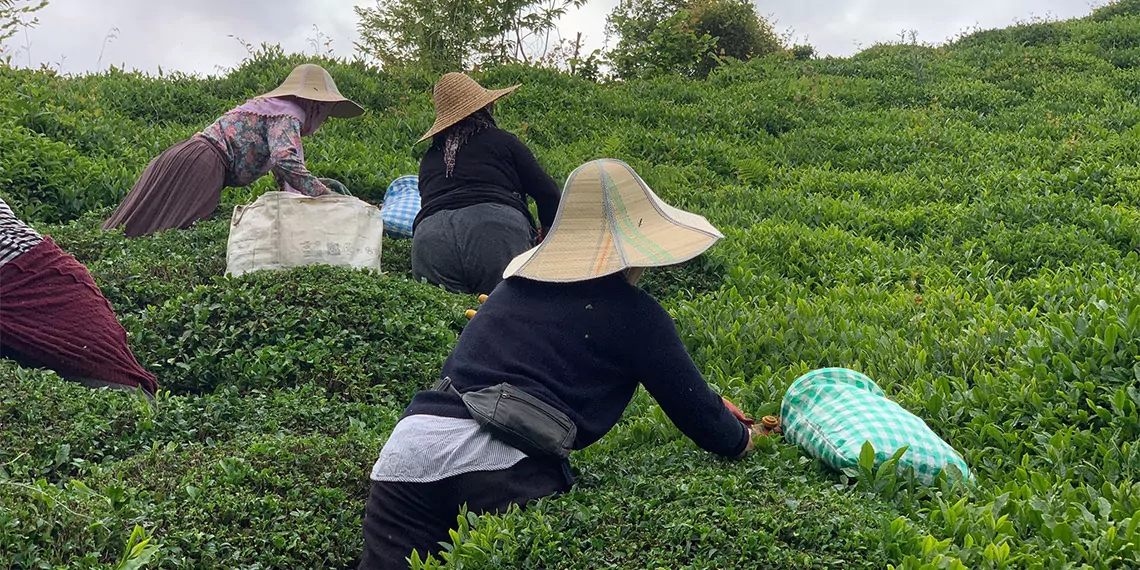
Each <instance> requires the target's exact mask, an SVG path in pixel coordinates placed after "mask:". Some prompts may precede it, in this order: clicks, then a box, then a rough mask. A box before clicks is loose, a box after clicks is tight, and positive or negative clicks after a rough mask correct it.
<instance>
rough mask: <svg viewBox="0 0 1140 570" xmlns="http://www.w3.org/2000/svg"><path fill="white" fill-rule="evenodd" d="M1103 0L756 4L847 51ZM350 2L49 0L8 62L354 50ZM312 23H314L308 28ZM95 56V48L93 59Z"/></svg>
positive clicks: (585, 24)
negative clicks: (275, 48) (320, 47)
mask: <svg viewBox="0 0 1140 570" xmlns="http://www.w3.org/2000/svg"><path fill="white" fill-rule="evenodd" d="M1104 1H1105V0H767V1H762V2H760V3H758V6H759V11H760V13H761V14H764V15H767V16H768V17H769V19H770V20H771V21H773V22H774V23H775V24H776V27H777V29H778V30H781V31H791V32H792V33H793V36H794V38H795V39H796V41H797V43H810V44H812V45H814V46H815V47H816V49H817V50H818V51H819V52H820V53H822V54H831V55H850V54H852V53H854V52H856V51H858V50H859V49H861V48H866V47H869V46H871V45H873V44H875V43H876V42H885V41H894V40H897V39H898V34H899V32H900V31H902V30H917V32H918V39H919V40H920V41H926V42H933V43H941V42H943V41H945V40H946V39H948V38H951V37H953V36H954V35H956V34H958V33H959V32H961V31H963V30H966V29H969V28H973V27H976V26H977V27H981V28H983V29H986V28H996V27H1004V26H1007V25H1010V24H1013V23H1014V22H1015V21H1018V20H1027V19H1030V18H1032V17H1052V18H1061V19H1064V18H1071V17H1075V16H1082V15H1085V14H1087V13H1089V12H1090V11H1091V9H1092V7H1093V6H1094V5H1099V4H1103V3H1104ZM616 3H617V0H590V2H589V3H588V4H587V5H586V6H585V7H584V8H582V9H580V10H576V11H574V12H572V13H570V14H568V15H567V16H566V17H565V18H564V19H563V21H562V22H561V26H560V31H561V33H562V34H563V35H564V36H566V37H573V36H574V35H575V34H576V33H577V32H582V33H583V35H584V36H585V38H586V42H587V45H588V46H589V47H591V48H592V47H601V45H602V42H603V41H604V40H605V33H604V25H605V16H606V14H608V13H609V11H610V10H611V9H612V8H613V6H614V5H615V4H616ZM355 5H367V6H371V5H375V4H374V1H368V0H50V4H48V6H47V8H45V9H44V10H42V11H41V12H40V13H39V20H40V25H39V26H38V27H37V28H33V29H31V30H29V31H27V32H26V35H25V34H24V33H20V34H18V35H17V36H16V37H15V38H12V40H10V41H11V42H12V44H13V45H12V46H11V48H13V49H15V50H18V53H17V60H16V62H17V63H18V64H20V65H27V64H29V63H30V64H32V65H33V66H38V65H39V64H41V63H47V64H50V65H52V66H53V67H55V68H57V69H59V68H61V67H62V70H63V71H64V72H69V73H78V72H83V71H93V70H96V69H106V68H107V66H108V65H111V64H114V65H117V66H124V65H125V66H126V67H127V68H128V69H130V68H136V69H141V70H145V71H150V72H154V71H156V70H158V69H159V67H161V68H162V69H164V70H171V71H173V70H178V71H186V72H198V73H207V74H208V73H215V72H217V71H219V70H220V69H224V68H226V67H230V66H233V65H234V64H236V63H237V62H239V61H241V59H242V58H243V57H244V56H245V55H246V50H245V48H244V47H243V46H242V45H241V44H240V43H239V42H238V41H237V40H236V39H234V37H231V36H236V37H238V38H241V39H243V40H245V41H246V42H249V43H252V44H254V45H257V44H260V43H262V42H267V43H271V44H274V43H276V44H281V45H282V46H283V47H284V48H285V49H286V50H287V51H290V52H297V51H304V52H306V53H313V47H312V45H311V43H310V39H312V38H315V37H316V36H317V32H316V31H315V30H316V29H319V30H320V32H321V33H322V34H324V35H325V36H327V37H328V38H331V39H332V40H333V43H332V48H333V50H334V52H335V54H336V55H338V56H349V55H352V54H353V53H354V51H355V48H354V46H353V42H354V41H355V40H356V37H357V36H356V14H355V13H354V12H353V10H352V8H353V6H355ZM314 26H316V28H314ZM100 56H102V57H101V58H100Z"/></svg>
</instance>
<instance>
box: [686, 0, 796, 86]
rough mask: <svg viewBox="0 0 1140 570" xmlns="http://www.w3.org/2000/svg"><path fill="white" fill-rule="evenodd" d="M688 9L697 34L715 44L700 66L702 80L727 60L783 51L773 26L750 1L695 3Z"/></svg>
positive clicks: (699, 71) (698, 71)
mask: <svg viewBox="0 0 1140 570" xmlns="http://www.w3.org/2000/svg"><path fill="white" fill-rule="evenodd" d="M689 9H690V11H691V12H692V15H693V20H694V21H695V22H696V23H695V25H694V28H695V29H696V31H697V33H703V34H708V35H709V36H710V37H712V38H713V39H714V40H715V41H716V45H715V46H713V49H712V51H710V52H709V53H706V54H705V56H704V57H703V58H701V62H700V63H699V64H697V68H696V74H697V75H698V76H699V77H706V76H708V74H709V73H710V72H711V71H712V70H713V68H715V67H716V66H718V65H720V60H721V59H722V58H725V57H731V58H734V59H739V60H741V61H747V60H749V59H752V58H754V57H759V56H763V55H767V54H769V53H775V52H778V51H780V50H782V49H784V46H783V44H782V43H781V42H780V38H779V37H777V36H776V31H775V30H773V29H772V24H770V23H768V21H767V20H765V19H764V18H761V17H760V15H759V14H757V13H756V7H755V6H754V5H753V4H752V2H751V0H694V2H693V3H692V5H691V6H690V8H689Z"/></svg>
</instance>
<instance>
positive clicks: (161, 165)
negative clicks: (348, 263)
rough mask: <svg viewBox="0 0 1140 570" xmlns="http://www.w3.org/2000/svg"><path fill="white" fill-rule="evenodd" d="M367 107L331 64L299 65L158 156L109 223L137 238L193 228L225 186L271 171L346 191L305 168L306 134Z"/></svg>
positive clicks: (290, 181)
mask: <svg viewBox="0 0 1140 570" xmlns="http://www.w3.org/2000/svg"><path fill="white" fill-rule="evenodd" d="M363 112H364V109H362V108H361V107H360V106H359V105H357V104H356V103H353V102H352V101H349V100H348V99H346V98H345V97H344V96H343V95H341V94H340V91H339V90H337V87H336V83H334V82H333V79H332V76H330V75H329V74H328V72H327V71H325V70H324V69H323V68H321V67H320V66H318V65H314V64H311V63H307V64H304V65H299V66H297V67H296V68H295V69H294V70H293V72H292V73H290V74H289V77H288V78H287V79H286V80H285V82H284V83H282V84H281V86H279V87H278V88H277V89H274V90H273V91H270V92H269V93H266V94H264V95H261V96H258V97H255V98H253V99H250V100H249V101H246V102H245V103H244V104H243V105H241V106H239V107H237V108H235V109H233V110H231V111H229V112H228V113H226V114H224V115H222V117H221V118H219V119H218V120H217V121H215V122H214V124H212V125H210V126H209V127H207V128H206V130H204V131H202V132H200V133H198V134H196V135H194V136H192V137H190V138H189V139H187V140H184V141H182V142H180V143H178V144H176V145H174V146H172V147H170V148H168V149H166V150H165V151H163V153H162V154H160V155H158V157H157V158H155V159H154V160H152V161H151V162H150V164H149V165H147V167H146V170H144V171H143V173H142V176H141V177H140V178H139V180H138V182H136V183H135V185H134V187H133V188H131V191H130V193H129V194H127V197H126V199H124V200H123V203H122V204H119V207H118V208H117V209H116V210H115V212H114V213H113V214H111V217H110V219H108V220H107V221H106V222H104V223H103V229H105V230H110V229H113V228H117V227H119V226H123V233H124V234H126V235H127V236H129V237H137V236H141V235H146V234H150V233H153V232H157V231H161V230H167V229H171V228H179V229H185V228H187V227H189V226H190V224H192V223H194V222H195V221H198V220H201V219H204V218H206V217H209V216H210V214H212V213H213V212H214V210H215V209H216V208H217V207H218V202H219V201H220V200H221V197H222V189H223V188H226V187H232V186H245V185H248V184H251V183H253V181H255V180H257V179H258V178H261V177H262V176H265V175H266V174H268V173H270V172H272V173H273V176H274V178H275V179H276V180H277V185H278V187H279V188H281V189H282V190H285V191H290V192H298V193H301V194H306V195H308V196H321V195H324V194H328V193H329V192H330V191H337V192H341V193H345V192H347V190H345V189H344V186H343V185H341V184H340V183H339V182H337V181H335V180H331V179H325V178H316V177H314V176H313V175H312V174H310V173H309V171H308V169H306V168H305V155H304V152H303V151H302V149H301V137H303V136H308V135H310V134H312V133H313V132H314V131H316V130H317V128H318V127H320V126H321V123H323V122H324V121H325V119H327V118H329V117H344V118H347V117H356V116H359V115H360V114H361V113H363ZM330 187H331V188H332V189H331V190H330Z"/></svg>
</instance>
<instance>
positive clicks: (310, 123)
mask: <svg viewBox="0 0 1140 570" xmlns="http://www.w3.org/2000/svg"><path fill="white" fill-rule="evenodd" d="M333 105H335V103H329V102H325V101H310V100H308V99H301V98H300V97H292V96H290V97H271V98H269V99H262V98H260V97H258V98H254V99H250V100H248V101H246V102H245V103H244V104H242V105H241V106H239V107H237V108H236V109H234V110H235V111H244V112H246V113H253V114H255V115H261V116H263V117H281V116H290V117H293V118H295V119H297V120H298V121H300V122H301V136H303V137H305V136H309V135H311V134H313V131H316V130H317V128H318V127H320V126H321V124H322V123H324V122H325V120H326V119H328V118H329V115H330V114H331V113H332V110H333Z"/></svg>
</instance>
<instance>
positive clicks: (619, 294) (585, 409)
mask: <svg viewBox="0 0 1140 570" xmlns="http://www.w3.org/2000/svg"><path fill="white" fill-rule="evenodd" d="M443 376H447V377H449V378H451V379H452V381H453V382H454V385H455V387H456V388H457V389H458V390H459V391H460V392H466V391H472V390H479V389H482V388H486V387H489V386H493V385H495V384H499V383H501V382H508V383H510V384H513V385H515V386H517V387H519V388H521V389H523V390H525V391H526V392H527V393H529V394H532V395H534V396H536V397H538V398H540V399H542V400H544V401H545V402H547V403H548V404H550V405H552V406H554V407H556V408H558V409H560V410H562V411H563V412H564V413H566V414H567V415H568V416H569V417H570V418H571V419H572V420H574V423H575V425H577V426H578V439H577V442H576V446H575V447H576V448H578V449H580V448H582V447H585V446H587V445H589V444H591V443H593V442H595V441H597V440H598V439H599V438H601V437H602V436H603V435H605V434H606V432H608V431H609V430H610V428H612V427H613V426H614V424H616V423H617V422H618V420H619V419H621V414H622V412H623V411H624V410H625V408H626V406H627V405H628V404H629V401H630V399H631V398H632V397H633V393H634V390H635V389H636V388H637V385H638V384H639V383H641V384H644V385H645V387H646V389H648V390H649V392H650V393H651V394H652V395H653V397H654V399H656V400H657V402H658V403H659V404H660V405H661V407H662V409H663V410H664V411H665V413H666V414H667V415H668V416H669V417H670V418H671V419H672V420H673V422H674V423H675V424H676V425H677V427H678V428H680V429H681V431H682V432H684V433H685V435H687V436H689V437H690V438H691V439H693V441H695V442H696V443H697V444H698V445H700V446H701V447H703V448H705V449H708V450H709V451H713V452H717V453H721V454H722V455H731V454H733V453H736V452H739V448H740V447H741V446H742V445H743V444H742V441H743V437H744V435H743V432H742V430H741V428H740V424H739V422H737V421H735V420H734V419H733V418H732V416H730V415H729V416H726V415H724V414H721V412H722V411H723V404H722V402H721V400H720V397H719V396H717V395H716V393H714V392H713V391H712V390H710V389H709V387H708V385H707V384H706V383H705V381H704V379H703V377H702V376H701V374H700V371H698V370H697V368H696V366H695V365H694V364H693V362H692V360H691V359H690V358H689V356H688V353H687V352H686V351H685V347H684V345H683V344H682V342H681V339H680V337H679V335H678V334H677V329H676V326H675V325H674V324H673V320H672V318H670V316H669V314H668V313H667V312H665V310H664V309H663V308H662V307H661V305H660V304H658V303H657V301H655V300H654V299H653V298H652V297H650V296H649V294H647V293H645V292H644V291H641V290H640V289H638V288H636V287H634V286H632V285H630V284H629V283H627V282H626V281H625V279H624V277H623V276H621V275H611V276H608V277H602V278H598V279H591V280H589V281H583V282H578V283H565V284H554V283H540V282H537V281H530V280H527V279H508V280H506V281H504V282H503V283H502V284H500V285H499V287H498V288H496V289H495V292H494V294H492V295H491V296H490V297H489V298H488V299H487V302H486V303H485V304H484V305H483V306H482V307H481V308H480V309H479V312H478V314H477V315H476V316H475V318H473V319H472V320H471V322H470V323H469V324H468V325H467V328H466V329H464V331H463V334H462V335H460V337H459V342H458V343H457V344H456V346H455V349H454V350H453V351H452V352H451V355H450V356H449V357H448V359H447V361H446V362H445V363H444V365H443ZM447 396H450V395H449V394H443V393H431V392H421V393H420V394H418V395H417V396H416V399H415V400H413V402H412V404H411V406H409V408H408V413H433V412H432V410H431V408H436V407H437V406H443V407H445V408H448V407H450V408H454V409H452V410H451V411H450V413H442V415H455V413H456V412H459V413H460V414H462V413H463V410H462V403H461V402H459V401H458V398H448V397H447ZM435 411H436V412H442V410H439V409H436V410H435Z"/></svg>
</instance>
